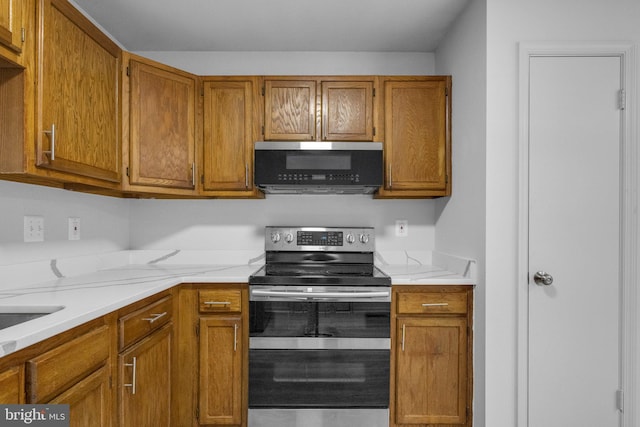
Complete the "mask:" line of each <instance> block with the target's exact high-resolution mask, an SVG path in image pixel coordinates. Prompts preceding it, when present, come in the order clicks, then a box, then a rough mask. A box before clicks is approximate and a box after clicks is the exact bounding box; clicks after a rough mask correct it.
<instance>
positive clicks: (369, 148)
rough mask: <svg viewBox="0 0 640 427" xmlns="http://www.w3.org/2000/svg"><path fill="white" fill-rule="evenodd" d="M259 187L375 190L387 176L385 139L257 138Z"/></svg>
mask: <svg viewBox="0 0 640 427" xmlns="http://www.w3.org/2000/svg"><path fill="white" fill-rule="evenodd" d="M254 166H255V170H254V181H255V185H256V187H258V188H259V189H261V190H262V191H264V192H265V193H270V194H371V193H374V192H375V191H376V190H377V189H378V188H379V187H380V186H381V185H382V180H383V166H382V143H381V142H324V141H322V142H320V141H318V142H314V141H309V142H305V141H302V142H289V141H266V142H256V143H255V150H254Z"/></svg>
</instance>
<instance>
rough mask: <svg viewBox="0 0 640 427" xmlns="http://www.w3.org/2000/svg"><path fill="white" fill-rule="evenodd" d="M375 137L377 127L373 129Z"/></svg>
mask: <svg viewBox="0 0 640 427" xmlns="http://www.w3.org/2000/svg"><path fill="white" fill-rule="evenodd" d="M373 136H376V127H375V126H374V127H373Z"/></svg>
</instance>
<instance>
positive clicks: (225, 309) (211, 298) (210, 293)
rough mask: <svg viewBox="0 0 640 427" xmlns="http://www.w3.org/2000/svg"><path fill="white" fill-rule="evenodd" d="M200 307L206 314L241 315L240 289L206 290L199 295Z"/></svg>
mask: <svg viewBox="0 0 640 427" xmlns="http://www.w3.org/2000/svg"><path fill="white" fill-rule="evenodd" d="M198 302H199V303H198V306H199V308H200V311H201V312H204V313H239V312H240V311H241V310H242V291H241V290H240V289H206V290H201V291H200V292H199V295H198Z"/></svg>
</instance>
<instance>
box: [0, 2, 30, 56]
mask: <svg viewBox="0 0 640 427" xmlns="http://www.w3.org/2000/svg"><path fill="white" fill-rule="evenodd" d="M23 3H24V0H0V45H2V46H3V47H5V48H7V49H8V50H9V51H10V52H13V53H20V52H21V51H22V28H23V23H22V15H23V10H22V8H23ZM0 52H2V50H0Z"/></svg>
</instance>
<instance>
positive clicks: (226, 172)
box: [202, 77, 261, 197]
mask: <svg viewBox="0 0 640 427" xmlns="http://www.w3.org/2000/svg"><path fill="white" fill-rule="evenodd" d="M259 96H260V95H259V84H258V79H257V78H252V77H247V78H242V77H241V78H233V77H227V78H221V79H219V80H210V79H207V78H205V81H204V141H203V175H202V192H203V193H204V194H205V195H210V196H227V197H255V196H256V195H257V194H258V192H257V191H256V190H255V189H254V187H253V143H254V142H255V141H256V140H257V139H258V138H259V122H258V118H259V117H260V112H261V108H260V105H259V104H258V103H257V102H256V100H257V99H259Z"/></svg>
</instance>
